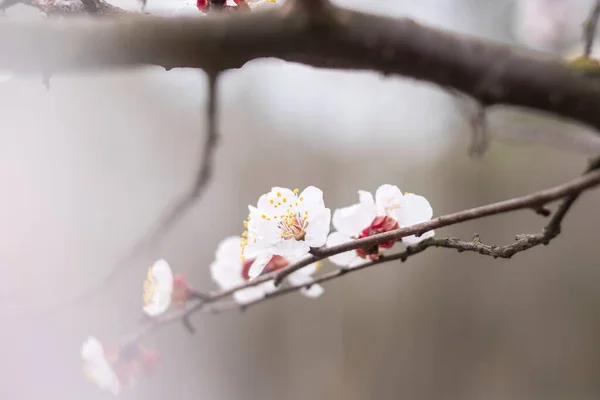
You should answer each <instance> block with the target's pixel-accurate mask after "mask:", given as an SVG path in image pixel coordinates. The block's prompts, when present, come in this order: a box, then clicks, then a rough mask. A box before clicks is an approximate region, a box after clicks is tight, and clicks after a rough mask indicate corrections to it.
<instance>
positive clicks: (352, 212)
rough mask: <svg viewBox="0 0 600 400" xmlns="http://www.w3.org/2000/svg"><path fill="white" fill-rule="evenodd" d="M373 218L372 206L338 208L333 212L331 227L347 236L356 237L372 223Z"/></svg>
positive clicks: (357, 205)
mask: <svg viewBox="0 0 600 400" xmlns="http://www.w3.org/2000/svg"><path fill="white" fill-rule="evenodd" d="M375 216H376V212H375V207H373V206H365V205H363V204H354V205H352V206H350V207H344V208H338V209H336V210H335V211H334V212H333V227H334V228H335V229H336V230H337V231H339V232H342V233H344V234H346V235H348V236H358V235H359V234H360V232H361V231H362V230H363V229H365V228H366V227H367V226H369V225H370V224H371V222H373V219H374V218H375Z"/></svg>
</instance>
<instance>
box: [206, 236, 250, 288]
mask: <svg viewBox="0 0 600 400" xmlns="http://www.w3.org/2000/svg"><path fill="white" fill-rule="evenodd" d="M238 246H239V245H238ZM242 267H243V265H242V262H241V260H240V259H239V257H238V259H237V260H236V261H235V262H229V261H222V260H215V261H213V262H212V264H210V274H211V276H212V279H213V281H215V283H216V284H217V285H219V287H220V288H221V289H223V290H227V289H229V288H232V287H234V286H237V285H240V284H242V283H244V279H243V278H242Z"/></svg>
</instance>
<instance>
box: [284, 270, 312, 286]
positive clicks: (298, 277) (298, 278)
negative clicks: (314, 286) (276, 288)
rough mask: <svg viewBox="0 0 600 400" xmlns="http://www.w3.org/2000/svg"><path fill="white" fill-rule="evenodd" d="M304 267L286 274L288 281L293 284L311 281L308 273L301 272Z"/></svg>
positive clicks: (297, 284)
mask: <svg viewBox="0 0 600 400" xmlns="http://www.w3.org/2000/svg"><path fill="white" fill-rule="evenodd" d="M303 269H304V268H302V269H299V270H298V271H294V272H293V273H291V274H290V275H289V276H288V281H289V282H290V284H291V285H293V286H299V285H306V284H309V283H311V282H312V281H313V280H314V279H313V277H312V276H310V274H307V273H305V272H302V270H303Z"/></svg>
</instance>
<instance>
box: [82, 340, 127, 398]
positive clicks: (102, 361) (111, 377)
mask: <svg viewBox="0 0 600 400" xmlns="http://www.w3.org/2000/svg"><path fill="white" fill-rule="evenodd" d="M81 358H82V359H83V361H84V366H83V368H84V371H85V374H86V375H87V377H88V378H89V379H90V380H92V381H93V382H94V383H95V384H96V385H98V386H99V387H100V389H102V390H108V391H110V392H111V393H112V394H113V395H115V396H116V395H118V394H119V393H120V391H121V385H120V383H119V378H118V377H117V374H115V372H114V371H113V369H112V368H111V367H110V364H109V363H108V361H107V360H106V358H105V356H104V348H103V347H102V344H101V343H100V342H99V341H98V339H96V338H95V337H93V336H90V337H89V338H88V339H87V340H86V341H85V342H84V343H83V345H82V346H81Z"/></svg>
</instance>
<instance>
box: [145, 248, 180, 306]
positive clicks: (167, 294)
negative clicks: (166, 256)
mask: <svg viewBox="0 0 600 400" xmlns="http://www.w3.org/2000/svg"><path fill="white" fill-rule="evenodd" d="M150 269H151V274H152V278H153V280H152V282H146V284H149V285H150V287H149V288H148V289H146V288H144V290H149V291H150V294H151V296H150V300H149V303H147V304H145V306H144V312H145V313H146V314H147V315H149V316H151V317H155V316H157V315H160V314H162V313H164V312H165V311H167V309H168V308H169V306H170V305H171V294H172V293H173V271H171V267H170V266H169V264H168V263H167V261H166V260H163V259H161V260H158V261H156V262H155V263H154V265H153V266H152V267H150ZM146 295H147V294H146V293H144V298H146Z"/></svg>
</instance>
